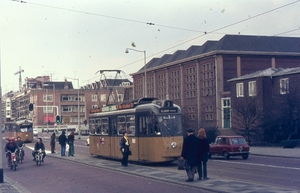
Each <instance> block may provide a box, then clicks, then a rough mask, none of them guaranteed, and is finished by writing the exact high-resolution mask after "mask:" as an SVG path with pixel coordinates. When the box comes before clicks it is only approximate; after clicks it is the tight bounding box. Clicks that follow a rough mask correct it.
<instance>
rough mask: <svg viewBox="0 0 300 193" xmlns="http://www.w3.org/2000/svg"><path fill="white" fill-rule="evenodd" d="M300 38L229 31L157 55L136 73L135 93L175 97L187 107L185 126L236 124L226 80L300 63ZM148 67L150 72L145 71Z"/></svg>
mask: <svg viewBox="0 0 300 193" xmlns="http://www.w3.org/2000/svg"><path fill="white" fill-rule="evenodd" d="M299 45H300V38H296V37H274V36H271V37H267V36H244V35H225V36H224V37H223V38H222V39H220V40H219V41H207V42H206V43H204V44H203V45H201V46H191V47H190V48H188V49H187V50H179V51H176V52H175V53H174V54H166V55H164V56H163V57H161V58H153V59H152V60H150V61H149V62H148V63H147V64H146V67H143V68H142V69H140V70H139V71H138V72H136V73H133V74H132V76H133V80H134V81H133V82H134V98H139V97H142V96H143V89H144V88H143V86H142V85H144V81H145V78H144V75H145V74H146V76H147V77H146V84H147V91H146V92H147V96H154V97H158V98H160V99H166V98H169V99H172V100H174V102H175V103H177V104H178V105H180V106H181V107H182V109H183V113H184V117H185V120H186V121H185V127H193V128H199V127H206V128H209V127H211V128H219V130H220V131H221V132H223V133H226V131H229V130H230V129H229V128H231V122H230V117H231V115H230V109H231V107H230V103H231V102H230V101H231V98H230V90H231V87H230V83H229V82H227V80H229V79H232V78H235V77H240V76H242V75H245V74H249V73H253V72H256V71H258V70H263V69H266V68H287V67H298V66H300V46H299ZM145 70H146V73H145Z"/></svg>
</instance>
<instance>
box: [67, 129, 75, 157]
mask: <svg viewBox="0 0 300 193" xmlns="http://www.w3.org/2000/svg"><path fill="white" fill-rule="evenodd" d="M74 140H75V137H74V131H72V132H71V133H70V135H69V136H68V144H69V153H68V156H74Z"/></svg>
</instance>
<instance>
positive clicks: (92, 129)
mask: <svg viewBox="0 0 300 193" xmlns="http://www.w3.org/2000/svg"><path fill="white" fill-rule="evenodd" d="M89 123H90V124H89V131H90V134H91V135H94V134H95V119H90V122H89Z"/></svg>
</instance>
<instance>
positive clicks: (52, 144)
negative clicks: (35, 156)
mask: <svg viewBox="0 0 300 193" xmlns="http://www.w3.org/2000/svg"><path fill="white" fill-rule="evenodd" d="M55 140H56V135H55V133H54V132H53V133H52V135H51V138H50V146H51V153H55Z"/></svg>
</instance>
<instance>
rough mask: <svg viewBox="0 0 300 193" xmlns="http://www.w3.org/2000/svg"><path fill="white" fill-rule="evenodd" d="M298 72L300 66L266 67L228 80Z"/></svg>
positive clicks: (299, 71)
mask: <svg viewBox="0 0 300 193" xmlns="http://www.w3.org/2000/svg"><path fill="white" fill-rule="evenodd" d="M297 73H300V67H297V68H267V69H265V70H260V71H257V72H254V73H251V74H245V75H243V76H240V77H237V78H232V79H230V80H228V82H232V81H239V80H247V79H252V78H258V77H273V76H284V75H289V74H297Z"/></svg>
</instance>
